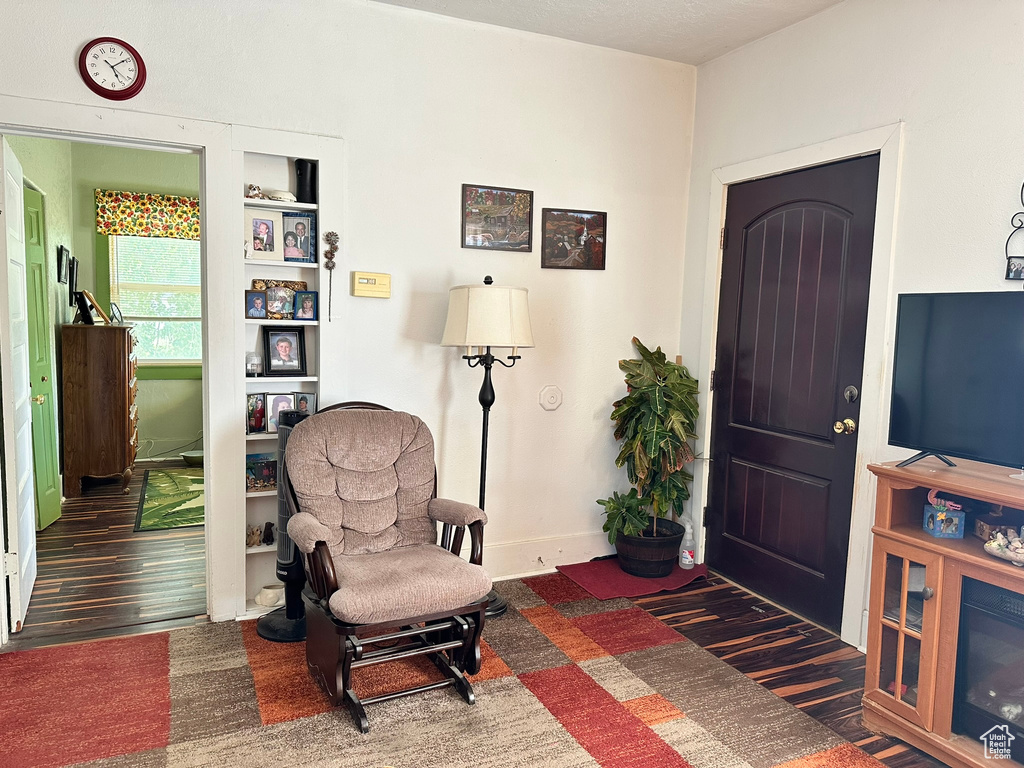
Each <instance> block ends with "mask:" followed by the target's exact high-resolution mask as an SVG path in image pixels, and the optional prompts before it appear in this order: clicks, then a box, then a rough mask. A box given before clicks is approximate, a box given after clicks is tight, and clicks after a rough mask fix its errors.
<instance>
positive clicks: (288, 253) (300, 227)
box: [281, 211, 316, 264]
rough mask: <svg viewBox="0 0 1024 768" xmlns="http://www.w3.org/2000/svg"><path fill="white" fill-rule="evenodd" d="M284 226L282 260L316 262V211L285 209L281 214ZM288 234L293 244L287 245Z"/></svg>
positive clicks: (304, 262) (305, 262)
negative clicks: (292, 238) (293, 239)
mask: <svg viewBox="0 0 1024 768" xmlns="http://www.w3.org/2000/svg"><path fill="white" fill-rule="evenodd" d="M281 218H282V226H283V227H284V237H285V244H284V247H285V250H284V260H285V261H291V262H297V263H300V264H316V213H314V212H313V211H295V212H293V211H285V212H284V213H282V214H281ZM289 235H292V236H294V238H295V243H294V245H289V244H288V240H289V237H288V236H289Z"/></svg>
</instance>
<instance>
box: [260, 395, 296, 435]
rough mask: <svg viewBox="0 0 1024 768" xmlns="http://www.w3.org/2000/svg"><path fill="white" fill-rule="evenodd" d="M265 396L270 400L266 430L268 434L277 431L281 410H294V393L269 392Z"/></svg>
mask: <svg viewBox="0 0 1024 768" xmlns="http://www.w3.org/2000/svg"><path fill="white" fill-rule="evenodd" d="M267 398H268V399H269V401H270V418H269V419H267V432H268V433H269V434H275V433H276V432H277V425H278V420H279V419H280V416H281V411H294V410H295V393H294V392H269V393H267Z"/></svg>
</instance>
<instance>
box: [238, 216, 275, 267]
mask: <svg viewBox="0 0 1024 768" xmlns="http://www.w3.org/2000/svg"><path fill="white" fill-rule="evenodd" d="M282 229H283V228H282V226H281V213H280V211H268V210H263V209H259V210H256V209H254V208H246V209H245V236H246V239H247V240H248V241H249V249H248V251H247V253H248V255H249V258H250V259H266V260H268V261H284V232H283V231H282Z"/></svg>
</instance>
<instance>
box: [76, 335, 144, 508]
mask: <svg viewBox="0 0 1024 768" xmlns="http://www.w3.org/2000/svg"><path fill="white" fill-rule="evenodd" d="M137 343H138V341H137V339H136V337H135V331H134V329H133V327H132V326H130V325H65V326H63V328H62V330H61V350H62V387H63V397H64V414H63V417H64V430H63V435H64V496H65V497H66V498H69V499H73V498H77V497H79V496H81V495H82V478H83V477H120V478H121V483H122V491H123V492H124V493H127V492H128V482H129V481H130V480H131V478H132V467H133V466H134V464H135V454H136V452H137V451H138V446H139V431H138V422H139V411H138V406H137V405H136V404H135V395H136V393H137V392H138V389H139V385H138V378H137V377H136V367H137V360H136V355H135V345H136V344H137Z"/></svg>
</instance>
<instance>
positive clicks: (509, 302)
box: [441, 275, 533, 616]
mask: <svg viewBox="0 0 1024 768" xmlns="http://www.w3.org/2000/svg"><path fill="white" fill-rule="evenodd" d="M527 293H528V292H527V290H526V289H525V288H511V287H509V286H504V285H494V280H493V279H492V278H491V276H490V275H488V276H487V277H485V278H484V282H483V285H457V286H455V287H454V288H452V289H451V290H450V291H449V292H448V320H447V321H446V322H445V326H444V336H443V337H442V339H441V346H443V347H465V349H466V354H464V355H463V356H462V359H463V360H465V361H466V362H467V363H469V367H470V368H483V369H484V382H483V384H482V385H481V386H480V407H481V408H483V412H484V423H483V435H482V438H481V443H480V503H479V506H480V509H483V508H484V496H485V493H486V489H487V424H488V420H489V417H490V412H491V406H492V405H494V386H493V385H492V384H491V368H492V367H493V366H494V364H495V363H500V364H501V365H503V366H505V367H506V368H511V367H512V366H513V365H515V364H516V360H518V359H519V355H518V354H517V352H518V351H519V348H520V347H532V346H533V330H532V329H531V327H530V308H529V304H528V302H527ZM474 347H475V348H476V354H470V353H471V352H472V351H473V349H472V348H474ZM492 347H495V348H511V349H512V354H511V355H508V356H507V357H506V360H508V361H509V362H505V360H502V359H500V358H498V357H495V356H494V355H493V354H491V348H492ZM488 597H489V598H490V602H489V604H488V606H487V615H488V616H501V615H502V614H503V613H505V611H506V610H507V609H508V606H507V605H506V604H505V600H504V598H502V597H501V595H499V594H498V593H497V592H495V591H494V590H493V589H492V590H491V592H490V594H489V595H488Z"/></svg>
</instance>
